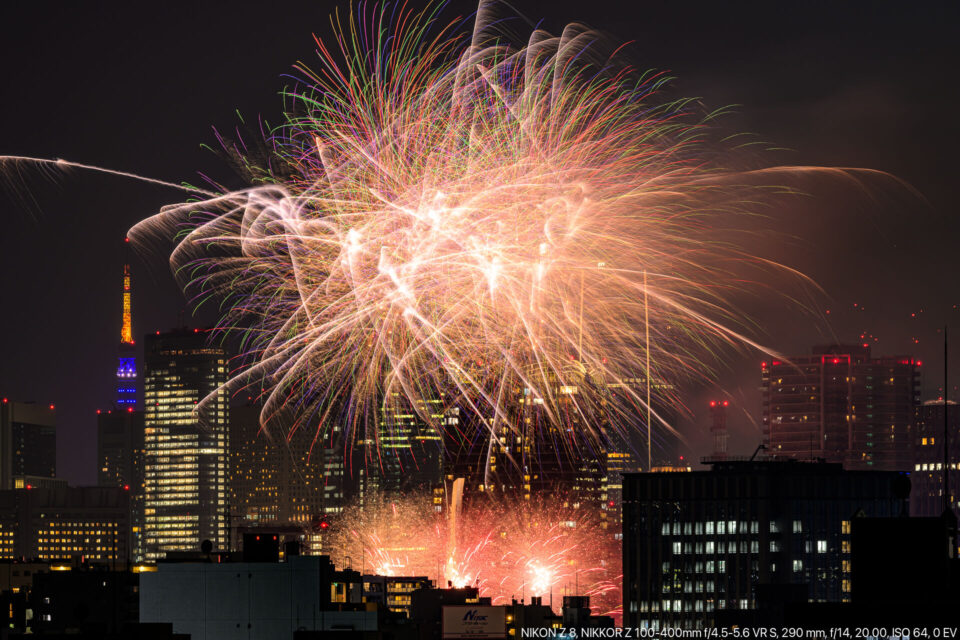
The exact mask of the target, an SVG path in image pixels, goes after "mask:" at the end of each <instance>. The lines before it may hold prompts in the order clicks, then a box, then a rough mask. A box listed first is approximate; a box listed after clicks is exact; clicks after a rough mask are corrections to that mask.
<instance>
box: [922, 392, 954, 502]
mask: <svg viewBox="0 0 960 640" xmlns="http://www.w3.org/2000/svg"><path fill="white" fill-rule="evenodd" d="M944 411H947V412H948V413H947V415H946V416H944ZM945 417H946V418H948V419H949V422H947V423H946V424H947V437H948V439H949V444H948V447H949V454H948V456H947V469H946V473H944V467H943V464H944V460H943V458H944V456H943V447H944V418H945ZM916 425H917V429H916V436H915V439H914V464H913V473H911V474H910V479H911V480H912V482H913V491H912V492H911V494H910V514H911V515H914V516H929V517H938V516H940V515H942V514H943V505H944V501H943V486H944V484H943V479H944V476H948V477H949V483H948V484H947V486H948V487H949V489H950V493H949V494H948V496H947V503H948V504H949V505H950V507H951V508H952V509H953V512H954V513H955V514H957V515H958V516H960V505H958V500H960V407H958V405H957V403H956V402H954V401H952V400H950V401H947V402H944V401H943V400H942V399H940V400H927V401H926V402H924V403H923V404H922V405H921V406H919V407H917V420H916Z"/></svg>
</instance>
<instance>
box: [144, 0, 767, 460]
mask: <svg viewBox="0 0 960 640" xmlns="http://www.w3.org/2000/svg"><path fill="white" fill-rule="evenodd" d="M488 14H489V11H488V10H487V9H486V8H485V7H481V9H480V10H479V11H478V13H477V15H476V18H475V24H474V25H473V29H472V30H471V31H470V33H468V34H462V33H460V31H461V30H462V29H461V28H460V26H459V25H460V24H462V23H452V24H449V25H446V26H444V25H443V24H442V23H441V22H440V21H439V20H438V18H437V15H436V13H435V11H434V10H432V9H431V10H427V11H424V12H420V13H418V12H412V11H408V10H405V9H397V10H396V11H394V10H393V9H392V8H389V7H386V8H381V9H379V10H372V9H370V8H369V7H366V8H364V9H362V13H361V14H360V15H353V14H351V16H350V18H349V20H347V21H346V26H341V23H340V20H339V18H337V19H336V20H335V21H334V26H335V33H336V35H335V37H334V39H333V42H334V43H335V47H332V48H330V47H328V46H327V45H326V44H325V43H324V42H322V41H320V40H318V41H317V44H318V53H319V55H320V66H319V69H318V70H315V71H311V70H309V69H308V68H306V67H305V66H300V67H298V69H299V71H300V74H301V76H302V81H301V82H300V83H299V84H297V85H296V86H295V87H294V88H291V89H289V90H288V92H287V93H286V96H287V102H288V109H287V116H286V120H285V122H284V123H283V124H282V126H279V127H276V128H274V129H271V130H270V131H269V132H267V133H266V135H265V140H266V141H267V145H266V150H265V151H264V152H262V153H260V152H254V151H252V150H248V148H247V147H242V146H241V143H239V142H227V141H224V146H225V148H226V149H227V150H228V151H229V152H230V154H231V155H232V156H233V157H234V159H235V160H236V163H237V165H238V166H239V167H240V168H241V170H242V172H243V173H244V175H246V176H247V178H249V180H250V181H251V183H252V186H251V187H249V188H247V189H243V190H240V191H228V190H226V189H222V190H221V191H222V192H220V193H215V194H214V195H211V196H209V197H205V198H204V199H202V200H199V201H195V202H190V203H186V204H183V205H176V206H171V207H168V208H166V209H165V210H164V211H162V212H161V213H160V214H159V215H157V216H155V217H153V218H151V219H149V220H147V221H144V222H143V223H141V224H140V225H138V226H137V227H135V228H134V229H133V231H132V237H133V238H134V239H138V238H139V239H143V238H144V237H146V236H151V235H154V234H158V233H159V234H163V235H167V236H169V235H170V234H175V235H176V234H179V238H180V242H179V244H178V246H177V248H176V250H175V252H174V253H173V256H172V264H173V266H174V269H175V272H176V273H177V275H178V277H179V278H180V279H181V280H182V283H183V285H184V287H185V288H186V289H187V290H188V291H191V292H192V293H193V294H194V295H195V296H196V300H197V301H204V300H207V299H209V298H214V299H219V300H220V304H221V308H222V309H224V310H225V317H224V320H223V322H222V323H221V326H222V327H223V328H225V329H227V330H230V329H236V330H238V331H241V332H242V333H243V344H244V349H245V354H246V358H247V360H246V364H247V365H248V366H246V367H245V368H244V369H243V370H242V372H241V373H240V374H239V375H238V376H237V377H236V378H235V379H234V380H233V382H232V383H231V384H232V385H233V386H234V387H235V388H238V387H242V386H245V385H263V386H262V388H263V389H266V391H265V394H266V399H265V407H266V408H265V410H264V418H265V419H267V418H269V416H271V415H274V414H275V413H277V412H278V411H279V410H280V409H281V408H282V407H289V406H291V405H296V406H297V407H298V409H299V415H301V416H302V419H303V420H305V421H306V420H313V419H314V418H315V417H317V416H319V418H320V419H319V422H320V424H321V425H328V424H331V423H334V422H336V423H339V424H342V425H346V431H347V433H348V435H349V438H348V439H349V441H350V442H355V441H357V440H360V439H365V440H368V441H369V440H377V439H378V438H380V437H381V436H382V435H383V434H382V430H378V429H377V428H375V425H376V422H377V420H376V416H377V415H378V412H382V411H384V408H385V406H386V405H387V404H389V403H391V402H406V403H407V405H408V406H410V407H413V410H414V411H418V412H420V413H421V416H420V417H421V418H423V419H424V420H426V421H427V422H429V423H430V424H433V425H434V426H437V427H438V428H439V427H441V426H442V425H440V424H439V423H438V421H437V420H436V418H437V416H438V415H442V411H441V412H437V411H432V412H431V411H425V410H423V409H422V408H423V406H424V403H423V399H424V398H442V403H443V404H445V405H447V406H453V405H459V406H466V407H469V408H470V409H471V410H472V411H474V412H475V413H477V414H479V415H482V416H484V417H485V418H486V420H485V421H484V422H483V424H484V428H485V429H489V430H490V432H494V431H495V430H496V429H497V427H496V426H495V425H497V424H498V423H499V425H501V428H503V427H504V426H505V428H507V429H508V430H509V429H519V428H521V425H520V424H517V423H518V422H519V420H517V418H516V414H515V412H512V410H511V406H513V405H515V404H516V400H517V399H518V398H520V397H526V398H527V402H528V403H531V402H535V403H538V404H539V405H541V410H542V413H543V414H544V416H545V418H546V423H548V424H553V425H554V426H557V425H560V424H562V423H563V424H566V423H569V422H570V420H571V419H573V420H575V421H576V423H577V424H578V425H579V426H578V428H576V429H565V428H564V429H561V430H560V431H561V432H562V433H565V434H568V435H566V436H564V438H565V440H566V441H565V442H563V443H562V444H563V446H567V447H568V448H572V449H573V450H578V449H579V447H580V446H581V445H582V442H581V441H579V440H578V439H580V440H587V441H594V442H599V441H600V440H601V439H602V433H601V432H602V430H603V427H604V425H613V426H614V427H618V428H623V425H624V424H627V426H634V425H635V424H636V421H635V420H633V419H632V418H630V419H626V418H624V419H619V418H623V417H624V416H636V415H638V413H637V408H638V407H640V408H641V409H643V408H644V407H646V411H647V414H648V415H647V418H645V420H646V421H649V420H650V417H649V413H650V410H649V405H650V404H651V403H650V394H649V392H648V393H647V394H646V395H644V394H643V393H642V392H640V391H638V390H637V389H636V388H635V387H634V386H630V385H621V384H618V382H619V381H621V380H624V379H630V380H633V381H634V382H636V381H638V380H646V381H650V380H651V379H653V380H667V381H670V380H671V379H673V378H675V377H677V376H681V375H689V374H691V373H693V372H702V371H703V370H704V369H705V366H704V365H703V364H702V359H703V354H704V353H709V352H711V351H712V350H713V349H715V348H716V347H717V345H721V344H740V345H742V344H753V343H752V342H751V341H750V340H749V339H748V338H746V337H745V336H744V335H742V334H741V333H740V332H738V331H739V329H737V327H742V326H743V321H742V320H740V319H739V318H738V316H737V314H736V313H734V312H732V311H730V308H731V307H730V305H729V304H727V301H726V296H727V295H728V294H730V293H731V292H734V291H737V290H740V289H742V288H743V286H744V279H743V277H742V275H740V274H739V273H738V272H737V269H736V265H738V264H743V263H751V264H754V265H756V264H757V263H762V264H763V266H764V267H769V268H770V269H773V268H775V267H774V265H768V264H767V263H765V262H763V261H761V260H759V259H756V258H752V257H749V256H746V255H745V254H744V253H742V252H741V251H740V250H739V249H738V248H737V246H735V245H733V244H730V243H729V242H724V241H722V240H721V239H722V238H723V237H724V233H725V231H727V230H729V229H730V228H732V227H733V226H736V223H737V221H738V220H742V219H743V218H746V217H750V216H751V213H750V212H749V211H748V210H747V208H746V207H745V206H743V205H742V204H740V203H739V201H738V200H736V199H734V197H733V194H732V193H731V188H730V184H729V182H730V181H729V180H726V179H725V178H724V175H725V174H724V172H723V168H722V167H721V166H720V165H719V164H718V162H717V161H716V160H715V159H711V158H714V154H713V153H712V152H711V153H709V154H708V153H707V152H706V149H707V146H706V145H705V140H706V139H707V136H708V132H709V131H710V129H709V127H707V122H708V121H709V117H703V116H702V115H700V116H698V115H697V111H696V109H695V108H694V103H693V102H691V101H687V100H680V101H667V100H665V99H663V98H661V97H660V95H659V92H660V91H661V89H662V87H663V85H664V83H665V82H666V78H665V77H664V76H661V75H655V74H637V73H635V72H634V71H633V70H631V69H630V68H628V67H624V66H622V65H620V64H619V63H618V62H617V61H616V59H615V57H603V56H600V55H599V54H598V53H597V52H596V51H598V50H599V49H600V48H601V47H600V46H599V44H598V42H599V41H598V38H597V37H596V35H595V34H592V33H591V32H589V31H588V30H586V29H585V28H582V27H579V26H576V25H571V26H568V27H567V28H565V29H564V30H563V32H562V34H561V35H559V36H551V35H549V34H547V33H545V32H543V31H539V30H538V31H534V32H533V33H532V35H530V37H529V40H528V41H527V42H526V44H524V45H522V46H515V45H512V44H511V43H510V41H509V40H508V39H507V38H506V37H504V36H502V34H499V33H498V32H497V30H496V28H495V25H496V24H498V23H496V22H494V21H493V20H492V19H491V18H490V17H489V15H488ZM205 193H207V194H210V193H211V192H209V191H208V192H205ZM611 385H616V386H619V387H622V388H623V389H624V390H623V392H622V393H618V394H613V395H611V394H609V393H608V391H609V390H610V388H611ZM661 388H667V385H661ZM654 393H656V391H655V392H654ZM641 413H642V411H641ZM571 416H573V417H572V418H571ZM459 435H462V436H464V437H468V438H469V437H471V436H470V434H464V433H461V434H459Z"/></svg>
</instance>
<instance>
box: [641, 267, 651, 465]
mask: <svg viewBox="0 0 960 640" xmlns="http://www.w3.org/2000/svg"><path fill="white" fill-rule="evenodd" d="M643 325H644V333H646V337H645V338H644V340H645V342H644V346H645V347H646V352H647V364H646V369H647V375H646V376H645V377H646V379H647V473H649V472H651V471H653V420H652V418H653V416H652V414H653V412H652V411H651V409H650V303H649V301H648V299H647V270H646V269H644V270H643Z"/></svg>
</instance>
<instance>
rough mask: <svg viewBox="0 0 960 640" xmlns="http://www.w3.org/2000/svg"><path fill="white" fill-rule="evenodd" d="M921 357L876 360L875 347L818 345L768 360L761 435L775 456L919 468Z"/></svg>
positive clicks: (864, 466)
mask: <svg viewBox="0 0 960 640" xmlns="http://www.w3.org/2000/svg"><path fill="white" fill-rule="evenodd" d="M919 366H920V365H919V363H918V362H916V361H915V360H914V359H913V358H911V357H909V356H894V357H881V358H873V357H871V355H870V347H869V345H863V346H856V345H832V346H823V347H814V349H813V355H809V356H798V357H791V358H790V359H789V360H772V361H771V362H764V363H763V366H762V387H761V390H762V392H763V437H764V444H765V445H766V447H767V451H768V452H769V454H770V455H773V456H777V457H788V458H796V459H806V460H811V459H823V460H826V461H827V462H839V463H842V464H843V465H844V466H845V467H846V468H847V469H883V470H896V471H908V470H910V469H912V468H913V456H912V451H911V449H912V445H913V421H914V413H915V410H916V407H917V406H918V405H919V403H920V396H919V394H920V374H919Z"/></svg>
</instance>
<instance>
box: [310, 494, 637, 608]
mask: <svg viewBox="0 0 960 640" xmlns="http://www.w3.org/2000/svg"><path fill="white" fill-rule="evenodd" d="M427 502H428V501H424V500H420V499H418V498H405V499H402V500H386V499H383V500H379V501H375V502H374V503H373V504H372V505H366V506H365V507H364V508H360V507H358V506H355V507H352V508H349V509H347V510H346V511H345V512H344V513H342V514H341V515H340V516H338V518H337V520H336V522H337V524H335V525H334V526H333V528H332V529H331V533H330V534H329V539H328V541H325V543H324V547H325V548H327V547H328V546H329V548H330V549H332V553H334V554H335V555H334V561H335V562H343V563H350V564H352V566H353V568H354V569H360V570H362V571H363V572H366V573H376V574H379V575H399V576H427V577H429V578H430V579H433V580H437V581H438V582H439V584H441V585H446V584H447V583H449V584H451V585H453V586H454V587H465V586H476V587H477V588H478V589H479V590H480V595H481V596H487V597H490V598H491V600H492V602H493V603H494V604H509V603H510V601H511V599H513V598H515V599H517V600H520V599H521V598H524V599H527V601H529V598H530V597H531V596H540V597H542V598H543V599H544V602H545V603H548V602H549V600H550V598H551V596H552V597H555V598H556V603H557V604H558V605H559V602H560V598H561V597H562V596H563V595H571V594H574V593H576V594H578V595H589V596H590V598H591V606H592V607H593V610H594V612H598V611H599V612H602V613H603V614H605V615H613V616H616V617H619V615H620V607H621V602H620V593H621V584H620V582H621V579H622V573H621V568H620V553H619V542H618V541H617V540H615V538H614V534H613V531H612V530H605V529H603V528H602V527H601V526H600V521H599V520H598V519H596V517H595V514H590V513H588V512H586V511H584V510H578V509H572V508H569V507H564V506H563V505H562V503H561V502H560V501H557V500H552V499H550V498H545V499H543V500H536V501H534V502H517V503H514V502H506V503H503V504H500V505H493V504H492V503H488V504H485V505H482V506H479V505H478V506H476V507H475V508H472V509H469V510H466V511H464V512H463V513H462V514H461V519H460V521H459V522H458V521H457V520H455V519H451V518H450V516H449V515H448V514H442V515H441V514H439V513H437V512H436V511H434V510H433V509H432V507H431V506H430V505H428V504H427ZM348 557H349V559H348Z"/></svg>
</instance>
